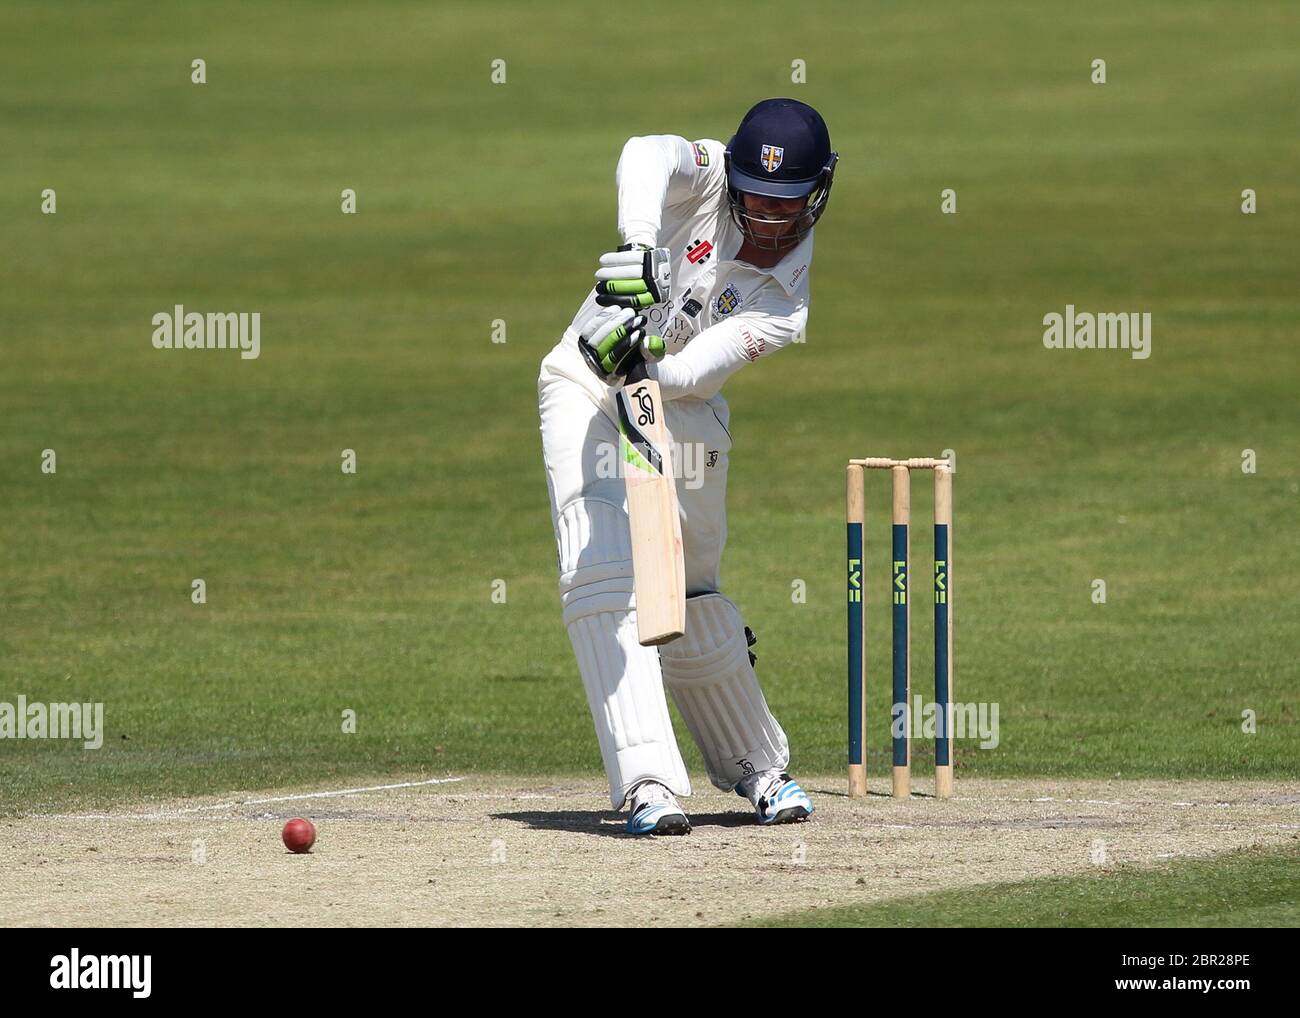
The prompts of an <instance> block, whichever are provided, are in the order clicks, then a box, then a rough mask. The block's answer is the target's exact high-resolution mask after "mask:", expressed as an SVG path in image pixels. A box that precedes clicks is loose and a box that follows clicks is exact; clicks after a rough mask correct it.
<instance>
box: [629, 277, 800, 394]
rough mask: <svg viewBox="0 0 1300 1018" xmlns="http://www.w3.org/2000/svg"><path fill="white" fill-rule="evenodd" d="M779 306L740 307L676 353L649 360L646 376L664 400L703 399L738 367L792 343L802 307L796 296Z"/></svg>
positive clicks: (714, 392)
mask: <svg viewBox="0 0 1300 1018" xmlns="http://www.w3.org/2000/svg"><path fill="white" fill-rule="evenodd" d="M779 310H780V313H779V314H769V313H764V312H763V311H762V310H761V309H760V308H754V309H752V310H748V311H743V312H741V313H740V314H737V315H735V316H734V317H732V318H728V319H727V320H726V321H724V322H719V323H718V324H717V325H713V326H710V327H709V328H707V329H705V330H704V331H703V332H701V333H700V334H699V335H698V336H696V337H695V338H694V339H692V340H691V341H690V343H688V344H687V346H686V349H685V350H683V351H682V352H681V353H677V354H669V355H668V356H667V357H665V358H664V359H663V360H661V361H660V362H659V363H658V364H655V365H654V366H653V368H652V374H653V376H654V377H655V379H656V380H657V381H658V382H659V388H660V391H661V392H662V393H663V397H664V399H666V400H667V399H681V398H682V397H683V396H695V397H697V398H699V399H708V398H709V397H711V396H714V395H716V394H717V393H718V391H719V390H720V389H721V388H722V383H723V382H725V381H726V380H727V379H728V378H729V377H730V376H731V375H732V374H734V373H735V372H736V371H737V370H738V369H739V368H740V367H741V366H742V365H744V364H749V363H750V362H752V361H756V360H758V359H759V358H760V357H766V356H767V355H768V354H772V353H775V352H776V351H777V350H780V349H781V348H782V347H784V346H787V345H788V344H790V343H791V342H793V341H794V339H795V337H796V336H798V335H799V334H800V333H801V332H802V331H803V328H804V326H805V325H806V324H807V321H808V307H807V305H806V304H805V303H804V302H803V301H802V300H801V301H799V303H798V304H797V305H796V306H795V307H794V308H793V309H791V308H790V307H789V305H788V304H786V306H785V307H783V308H781V309H779Z"/></svg>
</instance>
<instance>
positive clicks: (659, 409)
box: [618, 368, 686, 647]
mask: <svg viewBox="0 0 1300 1018" xmlns="http://www.w3.org/2000/svg"><path fill="white" fill-rule="evenodd" d="M663 410H664V404H663V397H662V396H661V395H660V392H659V383H658V382H656V381H654V380H653V379H651V378H648V377H646V374H645V371H644V368H642V369H639V370H638V371H636V372H633V373H632V374H630V375H629V376H628V378H627V381H626V384H625V385H624V386H623V388H622V389H621V390H620V391H619V394H618V415H619V432H620V439H619V445H620V454H621V455H620V459H621V460H622V470H623V478H624V484H625V485H626V489H627V515H628V525H629V527H630V529H631V534H632V571H633V577H634V582H635V586H636V618H637V638H638V640H640V642H641V644H642V645H643V646H646V647H653V646H657V645H659V644H661V643H668V642H669V641H671V640H675V639H677V637H679V636H681V635H682V634H683V633H684V632H686V564H685V560H684V558H683V554H682V525H681V519H680V518H679V516H678V511H677V487H676V484H675V482H674V480H673V469H672V455H671V451H670V449H669V443H668V429H667V427H666V426H665V424H664V413H663Z"/></svg>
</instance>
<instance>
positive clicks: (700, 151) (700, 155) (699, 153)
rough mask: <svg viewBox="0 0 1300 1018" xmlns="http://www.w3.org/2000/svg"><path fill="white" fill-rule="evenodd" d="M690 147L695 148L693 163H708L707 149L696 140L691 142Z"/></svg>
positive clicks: (704, 164) (705, 164) (702, 164)
mask: <svg viewBox="0 0 1300 1018" xmlns="http://www.w3.org/2000/svg"><path fill="white" fill-rule="evenodd" d="M691 148H693V149H695V165H696V166H708V165H709V150H708V149H707V148H705V147H704V146H703V145H701V144H700V143H699V142H698V141H693V142H691Z"/></svg>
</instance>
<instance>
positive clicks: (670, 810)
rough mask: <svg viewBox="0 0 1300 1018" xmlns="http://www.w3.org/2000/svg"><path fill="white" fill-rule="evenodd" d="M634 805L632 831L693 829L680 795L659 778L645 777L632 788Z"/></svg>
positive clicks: (630, 821) (687, 831) (629, 824)
mask: <svg viewBox="0 0 1300 1018" xmlns="http://www.w3.org/2000/svg"><path fill="white" fill-rule="evenodd" d="M631 809H632V815H631V816H629V817H628V818H627V833H628V834H690V833H691V822H690V821H689V820H687V819H686V814H685V813H684V812H682V808H681V806H679V805H678V804H677V799H676V797H675V796H674V795H673V793H672V792H670V791H668V789H667V788H665V787H664V786H663V785H661V784H659V782H657V781H643V782H641V784H639V785H637V786H636V788H634V789H633V790H632V805H631Z"/></svg>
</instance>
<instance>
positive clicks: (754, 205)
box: [741, 192, 807, 237]
mask: <svg viewBox="0 0 1300 1018" xmlns="http://www.w3.org/2000/svg"><path fill="white" fill-rule="evenodd" d="M741 200H742V201H744V203H745V210H746V211H747V212H749V213H750V214H751V218H750V221H749V222H750V226H751V228H752V229H753V231H754V233H755V234H756V235H757V236H759V237H783V236H785V235H786V234H787V233H789V232H790V231H791V230H793V229H794V228H795V221H796V218H797V217H798V215H799V213H800V212H801V211H803V207H804V204H805V203H806V202H807V199H806V198H767V197H764V196H763V195H759V194H749V193H748V192H745V193H744V194H742V195H741ZM763 217H770V221H769V220H768V219H764V218H763Z"/></svg>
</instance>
